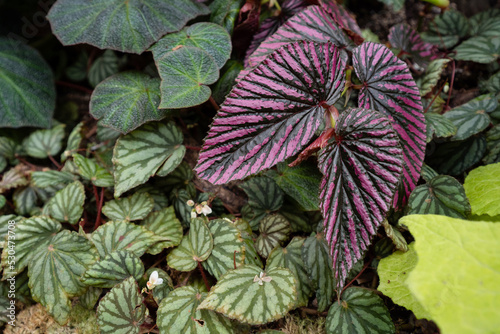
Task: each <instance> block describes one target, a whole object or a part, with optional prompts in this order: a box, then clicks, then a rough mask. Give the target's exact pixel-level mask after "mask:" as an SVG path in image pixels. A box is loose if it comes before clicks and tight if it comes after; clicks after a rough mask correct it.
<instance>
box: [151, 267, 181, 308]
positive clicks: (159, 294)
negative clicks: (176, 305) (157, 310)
mask: <svg viewBox="0 0 500 334" xmlns="http://www.w3.org/2000/svg"><path fill="white" fill-rule="evenodd" d="M153 271H156V272H157V273H158V277H159V278H161V279H162V280H163V283H162V284H160V285H157V286H156V287H154V289H153V298H154V300H155V302H156V304H158V305H160V303H161V301H162V300H163V299H165V297H167V296H168V294H169V293H170V292H172V291H173V290H174V283H173V282H172V279H171V278H170V276H168V274H167V273H166V272H165V271H164V270H162V269H159V268H154V267H151V268H149V269H148V270H147V271H146V272H145V273H144V276H143V277H144V278H145V281H147V280H149V277H150V276H151V273H152V272H153Z"/></svg>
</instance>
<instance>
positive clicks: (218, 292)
mask: <svg viewBox="0 0 500 334" xmlns="http://www.w3.org/2000/svg"><path fill="white" fill-rule="evenodd" d="M296 289H297V282H296V279H295V277H294V275H293V274H292V272H291V271H290V270H288V269H284V268H271V269H269V270H266V271H265V272H264V271H262V269H261V268H259V267H257V266H254V265H244V266H242V267H239V268H237V269H234V270H230V271H228V272H227V273H226V274H225V275H223V276H222V277H221V278H220V279H219V281H218V282H217V284H216V285H215V286H214V287H212V289H210V292H209V293H208V296H207V297H206V298H205V300H203V301H202V303H201V304H200V306H198V309H200V310H201V309H209V310H213V311H216V312H219V313H222V314H223V315H225V316H227V317H228V318H231V319H236V320H238V321H240V322H243V323H247V324H251V325H261V324H265V323H268V322H271V321H274V320H277V319H280V318H282V317H284V316H285V315H286V313H288V311H290V309H292V308H293V306H294V305H295V303H296V302H297V291H296Z"/></svg>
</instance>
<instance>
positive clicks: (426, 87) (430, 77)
mask: <svg viewBox="0 0 500 334" xmlns="http://www.w3.org/2000/svg"><path fill="white" fill-rule="evenodd" d="M450 61H451V59H435V60H433V61H431V62H430V63H429V65H428V66H427V69H426V70H425V73H424V76H423V78H422V81H421V82H420V85H419V86H420V95H421V96H425V95H427V94H429V93H430V92H431V91H432V89H433V88H434V87H436V85H437V83H438V81H439V79H440V78H441V74H442V73H443V71H444V69H445V68H446V66H447V65H448V63H449V62H450Z"/></svg>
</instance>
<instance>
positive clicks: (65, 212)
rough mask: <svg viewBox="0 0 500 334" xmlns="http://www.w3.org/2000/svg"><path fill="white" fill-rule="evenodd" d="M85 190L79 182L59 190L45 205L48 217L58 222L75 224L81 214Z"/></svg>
mask: <svg viewBox="0 0 500 334" xmlns="http://www.w3.org/2000/svg"><path fill="white" fill-rule="evenodd" d="M84 204H85V189H84V187H83V184H81V182H80V181H75V182H73V183H70V184H68V185H67V186H66V187H64V188H63V189H61V190H59V191H58V192H57V193H56V195H55V196H54V197H53V198H52V199H51V200H50V201H49V203H48V204H47V207H48V210H49V212H50V216H51V217H52V218H54V219H56V220H58V221H60V222H68V223H70V224H76V223H78V221H79V220H80V217H81V216H82V213H83V205H84Z"/></svg>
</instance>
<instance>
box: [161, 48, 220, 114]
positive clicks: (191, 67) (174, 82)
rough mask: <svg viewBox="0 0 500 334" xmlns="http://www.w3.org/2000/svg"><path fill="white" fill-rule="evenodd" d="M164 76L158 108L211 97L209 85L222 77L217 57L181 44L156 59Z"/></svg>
mask: <svg viewBox="0 0 500 334" xmlns="http://www.w3.org/2000/svg"><path fill="white" fill-rule="evenodd" d="M156 65H157V67H158V72H159V73H160V77H161V79H162V81H161V86H160V91H161V102H160V106H159V108H172V109H178V108H187V107H192V106H196V105H199V104H201V103H203V102H205V101H207V100H208V99H209V98H210V95H211V93H212V91H211V90H210V88H209V87H208V85H211V84H213V83H215V82H216V81H217V79H219V69H218V67H217V63H216V62H215V59H214V58H213V57H212V56H211V55H210V54H209V53H208V52H206V51H204V50H202V49H200V48H197V47H192V46H181V47H180V48H178V49H175V50H174V51H170V52H168V53H166V54H165V55H164V56H163V57H161V58H160V59H157V60H156Z"/></svg>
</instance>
